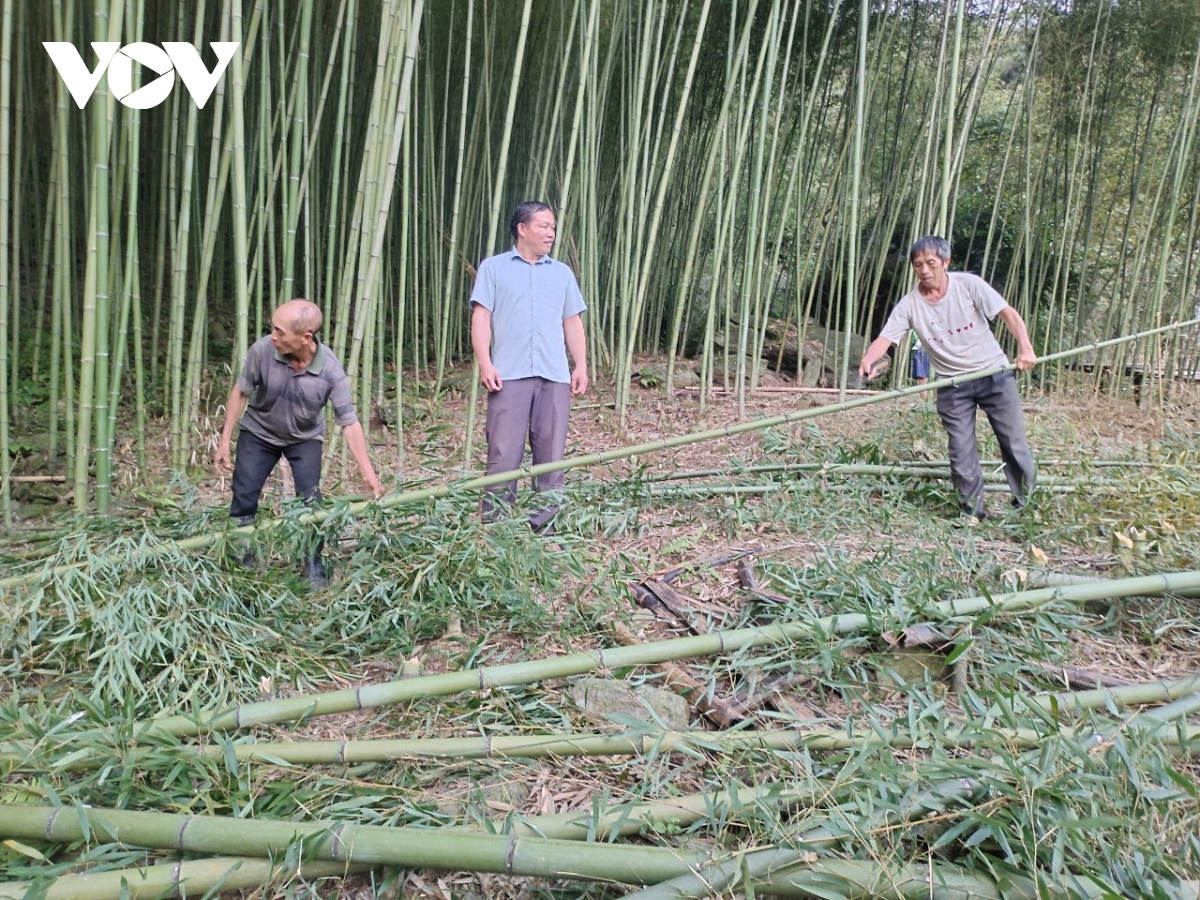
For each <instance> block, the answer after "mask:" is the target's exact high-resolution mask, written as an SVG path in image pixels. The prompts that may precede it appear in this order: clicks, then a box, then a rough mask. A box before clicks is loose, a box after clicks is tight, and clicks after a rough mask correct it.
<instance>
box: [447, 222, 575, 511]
mask: <svg viewBox="0 0 1200 900" xmlns="http://www.w3.org/2000/svg"><path fill="white" fill-rule="evenodd" d="M509 230H510V231H511V232H512V236H513V248H512V249H511V250H509V251H507V252H505V253H500V254H497V255H496V256H492V257H489V258H488V259H485V260H484V261H483V262H482V263H480V264H479V271H478V273H477V274H476V276H475V288H474V290H473V291H472V292H471V347H472V348H473V349H474V351H475V357H476V359H477V360H478V361H479V381H480V383H481V384H482V385H483V386H484V387H485V388H487V391H488V407H487V441H488V457H487V469H486V471H487V474H489V475H490V474H492V473H495V472H507V471H511V470H513V469H517V468H520V466H521V460H522V458H523V457H524V455H525V442H526V440H528V442H529V448H530V451H531V452H532V454H533V464H534V465H538V464H539V463H546V462H557V461H558V460H560V459H562V458H563V455H564V454H565V452H566V446H567V420H568V418H569V416H570V411H571V395H573V394H574V395H579V394H582V393H584V392H585V391H587V389H588V370H587V342H586V340H585V338H584V332H583V320H582V318H580V314H581V313H582V312H583V311H584V310H585V309H587V307H586V306H585V305H584V302H583V295H582V294H581V293H580V290H579V283H578V282H577V281H576V280H575V273H574V272H572V271H571V269H570V267H569V266H567V265H565V264H564V263H561V262H559V261H558V260H555V259H551V258H550V249H551V248H552V247H553V246H554V237H555V230H556V222H555V219H554V213H553V212H551V211H550V207H549V206H547V205H546V204H545V203H541V202H539V201H536V200H527V201H525V202H524V203H521V204H519V205H518V206H517V208H516V210H515V211H514V212H513V215H512V219H511V221H510V222H509ZM568 351H570V354H571V360H572V361H573V362H574V363H575V368H574V369H573V370H572V369H570V368H569V366H568V362H567V352H568ZM563 482H564V477H563V473H562V472H549V473H546V474H544V475H539V476H537V477H536V478H535V479H534V485H533V486H534V488H535V489H536V490H538V491H552V490H561V488H562V486H563ZM516 486H517V483H516V481H515V480H514V481H508V482H505V483H503V484H500V485H495V486H493V487H490V488H488V489H487V492H486V493H485V494H484V498H483V515H484V518H485V519H487V520H489V521H493V520H494V519H495V518H497V513H498V510H497V506H498V505H501V506H502V505H511V504H512V503H513V501H514V500H515V498H516ZM557 512H558V506H557V505H554V504H553V503H551V504H548V505H546V506H544V507H542V508H540V509H537V510H535V511H534V512H533V513H531V514H530V516H529V524H530V525H531V526H532V527H533V530H534V531H536V532H538V533H540V534H549V533H551V531H552V530H553V526H552V524H551V522H552V520H553V518H554V516H555V514H556V513H557Z"/></svg>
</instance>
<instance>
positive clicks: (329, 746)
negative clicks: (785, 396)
mask: <svg viewBox="0 0 1200 900" xmlns="http://www.w3.org/2000/svg"><path fill="white" fill-rule="evenodd" d="M1198 686H1200V680H1197V679H1194V678H1193V679H1185V680H1183V681H1182V682H1178V683H1173V684H1171V685H1158V684H1156V685H1131V686H1130V687H1131V688H1138V689H1141V691H1142V693H1141V695H1140V696H1139V695H1137V694H1136V693H1133V692H1130V693H1126V694H1124V695H1123V696H1122V698H1121V699H1120V700H1119V702H1118V703H1117V705H1118V706H1120V707H1121V708H1130V707H1132V706H1135V705H1139V704H1150V703H1159V702H1162V701H1164V700H1168V699H1171V698H1175V697H1178V698H1179V700H1177V701H1173V702H1180V701H1186V702H1185V703H1183V705H1180V706H1178V707H1173V706H1172V707H1170V708H1168V706H1164V707H1162V709H1163V710H1165V713H1161V714H1160V716H1159V717H1158V718H1157V719H1156V720H1155V722H1154V725H1155V726H1157V725H1158V724H1161V722H1162V721H1168V720H1170V719H1172V718H1180V717H1182V716H1184V715H1188V714H1190V713H1191V712H1193V711H1194V710H1195V703H1196V702H1197V701H1196V699H1195V694H1194V693H1192V692H1194V691H1195V690H1196V689H1197V687H1198ZM1121 690H1123V689H1121V688H1111V689H1106V690H1104V691H1079V692H1076V693H1075V694H1066V695H1054V696H1056V697H1063V699H1062V700H1061V701H1058V702H1057V703H1055V704H1051V702H1050V701H1049V700H1047V699H1046V698H1044V697H1032V698H1026V697H1021V698H1019V701H1020V702H1022V703H1024V702H1027V703H1028V705H1029V706H1030V707H1039V708H1041V709H1043V710H1044V711H1045V712H1048V713H1056V714H1057V715H1058V716H1060V717H1061V716H1064V715H1066V714H1068V713H1077V714H1078V713H1082V712H1084V711H1086V710H1090V709H1102V708H1103V707H1104V706H1105V705H1106V703H1108V702H1110V701H1113V699H1114V695H1117V693H1118V692H1119V691H1121ZM1181 694H1182V696H1181ZM1018 711H1019V710H1018ZM1140 715H1141V717H1142V718H1143V719H1144V718H1147V717H1151V718H1153V714H1152V712H1143V713H1141V714H1140ZM1135 721H1136V720H1134V719H1130V720H1126V721H1125V722H1123V723H1122V724H1120V725H1117V726H1114V727H1113V728H1112V729H1108V730H1104V729H1102V730H1101V731H1100V732H1095V731H1093V730H1091V729H1090V727H1089V728H1087V729H1085V730H1084V731H1082V732H1081V731H1080V727H1079V726H1078V725H1074V724H1063V725H1060V726H1058V727H1057V728H1053V727H1050V728H1046V727H1041V728H1035V727H1032V726H1020V727H1013V726H1000V725H991V724H987V723H980V724H968V725H963V726H961V727H957V728H951V729H947V730H945V731H943V732H938V733H936V734H927V733H916V732H912V731H909V730H908V729H907V728H901V727H892V728H884V727H880V726H876V727H869V728H863V727H862V726H859V727H845V728H836V727H820V728H797V729H778V730H771V731H763V730H756V729H748V728H742V729H737V728H735V729H732V730H723V731H655V730H648V731H644V732H641V731H639V732H624V733H621V734H599V733H593V734H578V735H570V736H563V735H560V734H551V735H496V736H490V735H483V736H480V737H465V738H380V739H372V740H343V741H261V742H254V743H238V744H233V745H232V746H231V747H218V746H201V747H190V746H184V747H181V748H179V749H178V750H173V751H172V753H178V754H179V755H181V756H196V757H202V758H205V759H212V760H223V759H229V758H232V759H236V760H238V761H239V762H257V763H261V764H263V765H268V766H296V767H300V766H343V765H344V766H354V765H362V764H364V763H383V762H397V761H409V762H413V761H420V760H434V759H441V760H471V759H568V758H573V757H584V758H588V759H597V758H602V757H647V756H655V755H662V754H670V753H677V752H691V753H694V752H697V751H703V752H707V753H716V754H739V753H744V752H745V751H747V750H763V751H771V752H790V751H796V750H804V751H807V752H811V753H830V752H834V751H838V750H856V751H861V750H866V749H876V750H878V749H883V748H891V749H899V750H911V749H916V748H921V747H926V746H929V745H931V744H936V745H937V746H939V747H944V748H962V747H975V748H979V747H987V746H995V745H1003V746H1006V747H1013V748H1019V749H1032V748H1035V747H1039V746H1042V745H1043V744H1044V743H1045V742H1046V740H1047V738H1048V737H1051V736H1055V735H1058V736H1062V737H1078V736H1079V735H1080V734H1081V733H1082V734H1083V735H1084V736H1085V737H1090V736H1093V735H1095V734H1100V735H1101V736H1106V735H1109V734H1110V733H1115V732H1116V731H1119V730H1121V729H1124V728H1127V727H1131V726H1132V725H1133V724H1134V723H1135ZM1155 740H1156V742H1157V743H1159V744H1160V745H1161V746H1163V747H1167V748H1170V749H1172V750H1174V751H1177V752H1179V753H1181V754H1189V755H1195V754H1200V726H1195V725H1185V726H1182V727H1181V728H1179V729H1162V730H1160V731H1159V732H1157V733H1156V735H1155ZM159 758H161V751H160V750H155V749H144V750H143V749H137V748H135V749H134V750H131V751H127V753H126V754H125V756H124V759H125V762H126V763H127V764H128V765H131V766H136V767H141V766H143V765H146V764H148V763H150V762H152V761H154V760H156V759H159ZM0 759H2V760H4V761H6V762H8V763H11V764H12V765H13V766H14V767H17V768H21V769H40V768H41V767H42V766H41V764H40V763H37V762H36V761H35V760H33V759H32V758H31V757H30V750H29V748H28V747H27V746H15V745H13V744H0ZM102 764H106V760H105V758H104V757H103V755H102V754H97V753H89V754H86V755H79V756H78V757H77V758H75V759H72V760H70V761H69V762H68V763H62V764H56V765H55V768H56V769H62V770H63V771H86V770H89V769H92V768H95V767H96V766H98V765H102Z"/></svg>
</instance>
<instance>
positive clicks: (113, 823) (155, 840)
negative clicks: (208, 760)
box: [0, 804, 1099, 900]
mask: <svg viewBox="0 0 1200 900" xmlns="http://www.w3.org/2000/svg"><path fill="white" fill-rule="evenodd" d="M0 836H3V837H5V838H9V839H16V840H29V841H45V840H49V841H52V842H55V843H76V842H80V841H92V840H96V841H106V842H119V843H122V844H125V845H130V846H141V847H148V848H151V849H160V850H172V851H185V852H190V853H218V854H234V853H237V854H241V855H243V856H274V855H278V854H283V853H285V852H287V850H288V848H289V847H290V846H292V845H293V844H294V843H295V842H296V841H298V840H304V841H305V850H306V853H307V854H308V856H309V858H310V859H317V860H335V861H338V862H342V863H350V864H363V865H374V866H380V865H388V866H402V867H405V868H422V869H424V868H430V869H442V870H453V871H464V870H465V871H471V872H491V873H495V874H501V875H510V876H511V875H527V876H533V877H539V878H567V879H571V880H575V881H598V882H606V883H614V882H615V883H619V884H632V885H649V884H660V883H662V882H664V881H667V880H668V879H671V878H676V877H679V876H685V875H688V874H690V873H692V872H694V871H698V870H699V869H700V867H702V866H706V865H708V864H709V863H710V861H713V858H712V855H711V853H710V852H708V851H699V852H698V851H683V850H680V849H678V848H658V847H644V846H636V845H631V844H615V843H612V844H610V843H603V844H597V843H580V842H574V841H556V840H548V839H544V838H535V837H523V836H509V835H482V834H471V833H463V832H455V833H452V834H446V833H444V832H443V831H442V830H441V829H423V828H405V827H401V828H393V827H386V826H378V825H355V824H351V823H333V822H331V823H321V822H280V821H268V820H263V819H257V820H251V819H240V818H235V817H228V816H187V815H177V814H173V813H154V812H132V811H129V810H119V809H105V808H97V807H43V806H16V805H12V804H0ZM792 859H793V860H794V857H793V858H792ZM831 879H832V880H834V883H837V884H839V885H840V884H846V885H848V886H853V887H857V888H858V890H857V892H854V893H847V894H843V896H850V897H864V898H865V897H879V896H892V897H928V896H929V890H930V885H931V883H932V884H936V885H939V894H938V896H947V897H958V896H962V897H994V898H997V900H1000V898H1001V897H1003V898H1005V900H1011V898H1018V897H1019V898H1026V897H1027V898H1031V900H1032V898H1036V897H1041V896H1044V894H1043V893H1041V892H1040V890H1035V889H1034V888H1035V886H1034V884H1033V882H1032V881H1029V882H1028V883H1027V884H1026V882H1025V881H1024V880H1023V879H1020V878H1012V879H1006V889H1005V891H1004V892H1003V893H1001V891H1000V889H999V887H998V886H997V885H996V884H995V883H994V882H992V880H991V879H990V878H988V877H986V876H983V875H979V874H974V873H970V872H967V871H966V870H963V869H959V868H957V867H954V866H950V865H946V864H934V863H933V862H932V860H931V861H929V863H928V864H925V865H908V866H900V867H895V866H885V865H881V864H878V863H872V862H861V861H858V860H823V861H816V862H813V863H810V864H808V865H806V866H804V867H803V868H800V867H798V868H796V869H794V870H791V871H789V872H787V873H786V875H784V876H782V877H781V878H780V879H779V880H778V881H776V880H774V877H772V878H769V879H764V881H763V883H762V887H763V889H764V890H765V891H768V892H770V893H774V894H778V895H781V896H799V897H806V896H813V894H812V891H813V890H814V889H818V890H819V889H822V888H823V889H824V890H825V891H826V892H828V889H829V885H830V882H831ZM952 885H953V886H955V889H956V890H959V891H960V893H957V894H956V893H952V892H950V890H949V889H950V887H951V886H952ZM1027 886H1028V888H1029V890H1026V887H1027ZM942 887H945V888H946V892H945V893H943V892H942ZM1030 890H1032V892H1030ZM818 896H821V894H818ZM1085 896H1093V894H1092V893H1090V892H1088V893H1085ZM1094 896H1099V893H1098V892H1097V893H1096V894H1094Z"/></svg>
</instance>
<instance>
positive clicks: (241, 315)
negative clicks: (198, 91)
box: [229, 0, 250, 377]
mask: <svg viewBox="0 0 1200 900" xmlns="http://www.w3.org/2000/svg"><path fill="white" fill-rule="evenodd" d="M229 16H230V38H229V39H230V40H232V41H237V42H238V45H239V46H238V51H239V52H237V53H234V54H233V58H232V59H231V60H230V61H229V77H230V79H231V81H232V84H231V97H232V104H233V108H232V110H231V112H230V115H231V121H230V127H231V128H232V129H233V145H232V147H231V148H230V149H231V152H232V153H233V209H232V212H233V297H234V313H233V315H234V325H233V359H232V360H231V363H232V365H231V366H230V368H231V370H232V371H233V372H235V373H236V372H240V371H241V369H242V363H243V362H244V361H245V359H246V350H247V349H248V348H249V341H248V336H249V333H250V281H249V266H250V237H249V225H248V220H247V206H248V202H249V200H248V195H247V188H246V99H245V98H246V75H245V71H244V69H243V58H244V57H245V56H246V54H247V50H248V47H247V41H246V34H245V31H244V27H243V22H242V0H232V5H231V7H230V11H229ZM234 377H237V376H236V375H235V376H234Z"/></svg>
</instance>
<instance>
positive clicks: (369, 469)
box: [342, 422, 379, 488]
mask: <svg viewBox="0 0 1200 900" xmlns="http://www.w3.org/2000/svg"><path fill="white" fill-rule="evenodd" d="M342 434H343V436H345V438H346V446H347V447H349V448H350V454H351V455H352V456H353V457H354V462H355V463H357V464H358V471H359V472H360V473H361V474H362V477H363V481H365V482H366V483H367V484H368V485H371V486H372V488H373V487H374V486H375V485H376V484H378V483H379V477H378V476H377V475H376V474H375V467H374V466H372V465H371V454H370V453H369V452H368V450H367V438H366V435H365V434H364V433H363V427H362V423H361V422H354V423H353V424H351V425H347V426H345V427H344V428H343V429H342Z"/></svg>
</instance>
